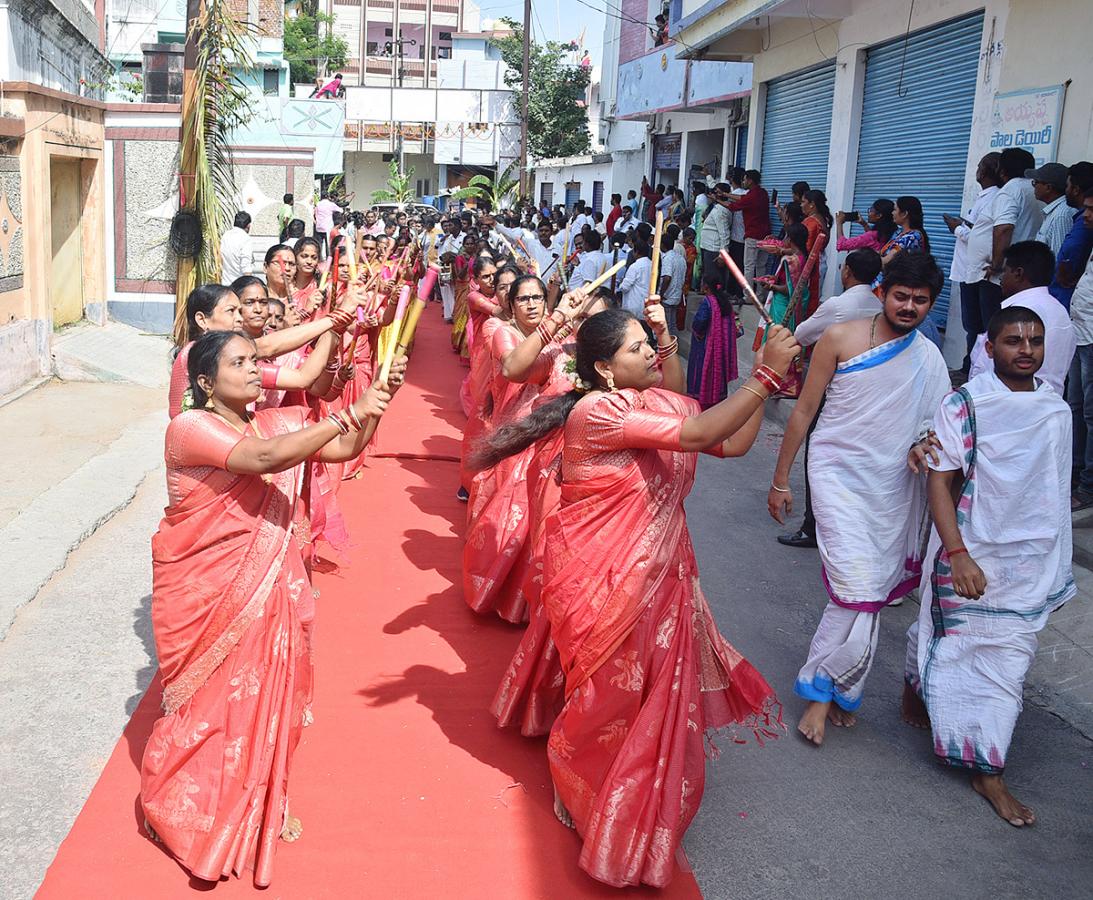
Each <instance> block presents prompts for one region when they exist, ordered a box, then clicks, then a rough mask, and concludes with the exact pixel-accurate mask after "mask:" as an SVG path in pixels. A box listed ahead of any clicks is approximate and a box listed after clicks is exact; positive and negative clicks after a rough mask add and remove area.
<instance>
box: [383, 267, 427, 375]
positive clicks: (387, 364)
mask: <svg viewBox="0 0 1093 900" xmlns="http://www.w3.org/2000/svg"><path fill="white" fill-rule="evenodd" d="M426 277H428V276H426ZM409 305H410V285H408V284H407V285H404V286H403V288H402V290H400V291H399V295H398V306H396V307H395V318H394V321H392V322H391V327H392V328H394V330H395V334H396V335H397V334H399V333H400V332H401V331H402V323H403V320H404V319H405V318H406V307H407V306H409ZM397 343H398V341H391V343H389V344H388V345H387V353H386V354H385V355H384V357H383V365H382V366H381V367H380V373H379V380H380V381H382V382H384V383H386V381H387V376H388V375H390V374H391V363H392V362H394V360H395V345H396V344H397Z"/></svg>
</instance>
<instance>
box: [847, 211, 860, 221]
mask: <svg viewBox="0 0 1093 900" xmlns="http://www.w3.org/2000/svg"><path fill="white" fill-rule="evenodd" d="M842 215H843V218H844V219H846V221H847V222H860V221H861V216H860V215H859V214H858V213H856V212H854V211H853V210H851V211H850V212H844V213H843V214H842Z"/></svg>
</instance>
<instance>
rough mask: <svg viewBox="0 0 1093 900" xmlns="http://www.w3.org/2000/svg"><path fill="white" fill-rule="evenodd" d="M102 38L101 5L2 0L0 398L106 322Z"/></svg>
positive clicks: (70, 0)
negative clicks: (54, 347) (58, 341)
mask: <svg viewBox="0 0 1093 900" xmlns="http://www.w3.org/2000/svg"><path fill="white" fill-rule="evenodd" d="M103 40H104V35H103V33H102V30H101V28H100V24H99V22H98V21H97V20H96V17H95V5H94V4H93V3H90V2H88V3H82V2H78V0H58V2H48V3H47V2H44V0H0V87H2V90H0V397H2V396H3V395H5V394H9V393H11V392H12V391H14V390H17V389H18V388H20V387H21V386H22V385H24V384H26V383H27V382H32V381H33V380H35V379H37V378H40V377H43V376H46V375H48V374H49V373H50V371H51V359H50V341H51V337H52V334H53V331H54V329H56V328H59V327H62V326H64V325H68V324H71V323H73V322H77V321H79V320H81V319H84V318H87V319H90V320H92V321H96V322H102V321H104V316H105V304H106V281H105V272H104V269H103V256H104V252H103V233H104V232H105V230H106V228H105V221H106V220H105V216H104V205H105V196H106V192H107V190H108V182H107V179H106V173H105V165H104V159H103V120H104V117H105V111H106V105H105V103H103V102H102V99H101V97H102V88H101V85H102V84H103V82H104V80H105V78H106V77H107V74H108V71H109V67H108V65H107V63H106V60H105V58H104V56H103V53H102V47H103Z"/></svg>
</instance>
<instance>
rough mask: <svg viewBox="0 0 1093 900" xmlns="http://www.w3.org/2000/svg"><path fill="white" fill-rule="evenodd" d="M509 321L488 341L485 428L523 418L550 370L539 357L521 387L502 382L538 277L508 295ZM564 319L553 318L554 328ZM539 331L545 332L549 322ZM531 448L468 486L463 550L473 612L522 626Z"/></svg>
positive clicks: (533, 322)
mask: <svg viewBox="0 0 1093 900" xmlns="http://www.w3.org/2000/svg"><path fill="white" fill-rule="evenodd" d="M508 312H509V313H510V315H511V316H512V318H511V319H509V320H508V321H506V322H504V323H503V324H501V325H499V326H498V327H497V328H496V329H495V330H494V331H493V332H492V336H491V338H490V345H489V348H488V351H487V352H488V357H485V358H486V364H487V365H488V366H489V370H490V376H491V377H490V382H489V399H488V400H487V403H486V405H487V406H488V407H489V413H490V427H491V428H499V427H501V426H502V425H504V424H506V423H507V422H511V421H516V420H517V419H521V418H523V417H524V416H525V415H527V414H528V413H529V412H530V411H531V408H532V404H533V403H534V402H535V398H536V397H537V396H538V395H539V385H540V384H542V383H544V382H545V381H546V378H547V376H548V375H549V373H550V368H551V366H552V355H551V354H553V353H556V352H557V350H556V349H554V350H552V351H551V354H539V356H538V358H537V360H536V363H535V365H536V366H537V367H538V371H536V372H534V373H531V374H529V376H528V377H527V378H526V379H525V380H524V382H523V383H520V382H513V381H509V380H508V379H507V378H506V377H505V371H506V366H507V364H508V362H509V360H510V357H511V355H512V354H513V353H514V352H515V351H517V348H519V346H520V345H521V343H523V341H524V340H525V339H526V338H527V337H529V336H530V335H531V334H533V333H534V332H535V331H536V329H537V328H538V327H539V325H540V322H542V321H543V316H544V314H545V312H546V286H545V285H544V284H543V282H542V281H541V280H540V279H539V278H538V277H536V276H535V275H524V276H521V277H520V278H517V279H516V281H515V282H513V285H512V287H511V288H510V289H509V292H508ZM560 325H561V321H558V320H556V321H555V322H554V324H553V329H552V332H551V333H553V331H554V330H556V329H557V328H558V327H559V326H560ZM543 327H544V328H546V327H548V326H547V325H546V324H544V325H543ZM548 343H549V342H548ZM533 456H534V448H533V447H527V448H525V449H524V450H523V451H522V452H520V453H518V454H513V455H512V456H509V457H507V458H506V459H503V460H501V461H500V462H499V463H497V465H492V466H490V467H488V468H486V469H482V470H481V471H479V472H477V473H476V474H475V476H474V480H473V482H472V485H471V492H470V493H471V496H470V515H469V518H468V521H467V542H466V544H465V545H464V547H463V598H464V599H465V600H466V601H467V605H468V606H469V607H470V608H471V609H473V610H474V611H475V612H477V613H487V612H496V613H497V615H499V616H500V617H501V618H502V619H504V620H505V621H507V622H513V623H516V624H519V623H522V622H525V621H527V600H526V599H525V597H524V578H525V575H526V574H527V571H528V566H529V564H530V548H529V546H528V541H527V537H528V484H527V477H528V469H529V467H530V465H531V461H532V457H533Z"/></svg>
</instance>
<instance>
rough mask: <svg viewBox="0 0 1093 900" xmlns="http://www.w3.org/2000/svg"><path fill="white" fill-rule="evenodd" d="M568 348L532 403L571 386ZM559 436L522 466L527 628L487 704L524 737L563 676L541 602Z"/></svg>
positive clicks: (558, 702) (544, 713) (538, 722)
mask: <svg viewBox="0 0 1093 900" xmlns="http://www.w3.org/2000/svg"><path fill="white" fill-rule="evenodd" d="M571 353H572V348H568V349H565V350H564V352H560V353H558V354H557V356H556V359H555V362H554V364H553V367H552V372H551V376H550V380H549V381H548V383H547V384H546V385H545V386H544V387H543V389H542V391H541V393H540V395H539V398H538V400H536V402H535V406H536V407H538V406H540V405H541V404H543V403H547V402H549V401H551V400H553V399H555V398H557V397H559V396H560V395H562V394H564V393H566V392H567V391H569V390H570V389H571V388H572V386H573V382H572V380H571V379H570V377H569V375H568V374H567V373H566V372H565V363H566V361H567V360H569V359H570V358H571ZM562 436H563V433H562V430H561V429H558V430H557V431H555V432H554V433H553V434H551V435H548V436H547V437H545V438H543V439H542V440H541V441H539V442H538V443H537V444H536V445H535V455H534V457H533V458H532V462H531V466H530V467H529V469H528V539H527V553H528V566H527V571H526V572H525V574H524V597H525V599H526V600H527V604H528V627H527V630H526V631H525V632H524V637H523V639H522V640H521V641H520V644H519V646H518V647H517V648H516V653H515V654H514V655H513V657H512V660H511V661H510V663H509V666H508V668H507V669H506V670H505V675H504V677H503V678H502V679H501V684H500V686H499V687H498V689H497V693H496V694H495V695H494V698H493V703H492V704H491V705H490V712H491V713H492V714H493V715H494V716H496V717H497V724H498V726H499V727H501V728H506V727H509V726H515V725H518V726H519V728H520V733H521V734H522V735H524V736H525V737H538V736H541V735H544V734H547V733H549V732H550V728H551V726H552V725H553V724H554V720H555V718H557V716H558V713H559V712H560V711H561V709H562V705H563V703H564V699H565V676H564V675H563V673H562V664H561V661H560V660H559V658H558V649H557V647H555V646H554V639H553V638H552V637H551V635H550V618H549V616H547V614H546V610H545V609H543V603H542V590H543V550H544V549H545V541H546V536H545V531H546V522H547V519H548V518H549V517H550V516H551V515H552V514H553V513H554V512H555V511H556V510H557V509H558V506H559V505H560V503H561V500H562Z"/></svg>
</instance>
